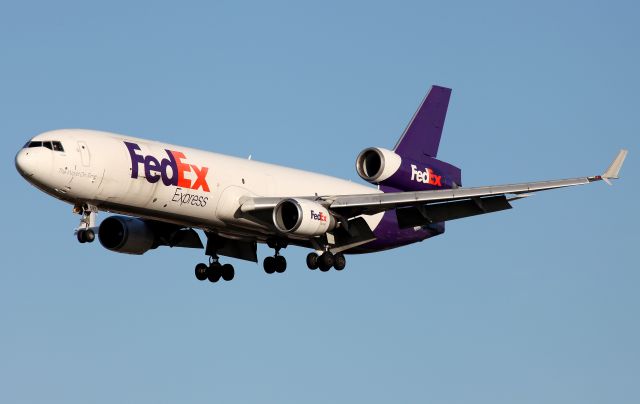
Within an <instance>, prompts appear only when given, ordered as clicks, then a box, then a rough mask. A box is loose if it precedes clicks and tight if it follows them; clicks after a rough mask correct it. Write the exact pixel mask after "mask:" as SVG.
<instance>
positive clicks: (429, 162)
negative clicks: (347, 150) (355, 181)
mask: <svg viewBox="0 0 640 404" xmlns="http://www.w3.org/2000/svg"><path fill="white" fill-rule="evenodd" d="M356 170H357V171H358V175H360V177H362V179H364V180H366V181H368V182H370V183H372V184H377V185H384V186H388V187H392V188H395V189H397V190H399V191H427V190H437V189H449V188H457V187H459V186H461V185H462V172H461V171H460V169H459V168H458V167H456V166H454V165H451V164H449V163H445V162H444V161H440V160H438V159H436V158H434V157H429V156H423V157H422V158H420V161H416V160H412V159H410V158H407V157H402V156H400V155H398V154H397V153H395V152H394V151H391V150H387V149H382V148H379V147H370V148H368V149H364V150H363V151H362V152H361V153H360V154H359V155H358V157H357V158H356Z"/></svg>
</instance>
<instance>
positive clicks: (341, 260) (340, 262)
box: [333, 254, 347, 271]
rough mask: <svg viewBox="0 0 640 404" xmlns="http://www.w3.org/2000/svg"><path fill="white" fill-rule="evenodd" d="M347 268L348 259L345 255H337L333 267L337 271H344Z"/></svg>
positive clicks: (334, 257)
mask: <svg viewBox="0 0 640 404" xmlns="http://www.w3.org/2000/svg"><path fill="white" fill-rule="evenodd" d="M345 266H347V259H346V258H345V257H344V254H336V255H334V256H333V267H334V268H335V269H336V271H342V270H343V269H344V267H345Z"/></svg>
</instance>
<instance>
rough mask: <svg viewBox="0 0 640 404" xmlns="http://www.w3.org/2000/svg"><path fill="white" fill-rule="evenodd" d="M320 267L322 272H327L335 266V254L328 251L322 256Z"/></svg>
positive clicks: (319, 261)
mask: <svg viewBox="0 0 640 404" xmlns="http://www.w3.org/2000/svg"><path fill="white" fill-rule="evenodd" d="M318 266H319V268H320V270H321V271H322V272H327V271H328V270H330V269H331V267H332V266H333V254H331V253H330V252H329V251H326V252H325V253H324V254H322V255H321V256H320V259H319V260H318Z"/></svg>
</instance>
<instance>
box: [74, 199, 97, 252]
mask: <svg viewBox="0 0 640 404" xmlns="http://www.w3.org/2000/svg"><path fill="white" fill-rule="evenodd" d="M73 212H74V213H79V214H81V215H82V217H81V218H80V224H79V225H78V227H77V228H76V230H75V234H76V238H77V239H78V241H79V242H80V243H92V242H93V241H94V240H95V239H96V217H97V214H98V208H97V207H96V206H94V205H89V204H87V203H85V204H83V205H76V206H74V207H73Z"/></svg>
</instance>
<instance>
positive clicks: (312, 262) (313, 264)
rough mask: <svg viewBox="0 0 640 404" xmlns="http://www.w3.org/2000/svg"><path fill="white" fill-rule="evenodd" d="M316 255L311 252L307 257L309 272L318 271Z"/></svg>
mask: <svg viewBox="0 0 640 404" xmlns="http://www.w3.org/2000/svg"><path fill="white" fill-rule="evenodd" d="M318 258H320V257H318V254H316V253H314V252H312V253H309V254H308V255H307V267H308V268H309V269H310V270H312V271H313V270H314V269H318Z"/></svg>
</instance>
